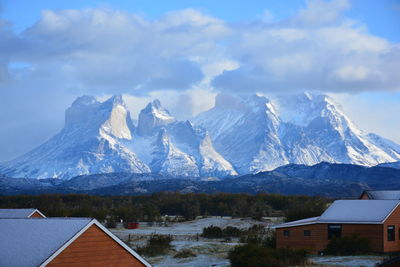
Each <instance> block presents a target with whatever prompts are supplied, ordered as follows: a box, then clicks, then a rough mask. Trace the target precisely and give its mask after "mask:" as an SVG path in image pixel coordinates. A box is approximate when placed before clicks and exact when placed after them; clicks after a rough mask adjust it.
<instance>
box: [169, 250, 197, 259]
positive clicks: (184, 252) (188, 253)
mask: <svg viewBox="0 0 400 267" xmlns="http://www.w3.org/2000/svg"><path fill="white" fill-rule="evenodd" d="M190 257H196V254H195V253H194V252H193V251H191V250H190V249H187V248H184V249H182V250H181V251H179V252H178V253H176V254H175V256H174V258H190Z"/></svg>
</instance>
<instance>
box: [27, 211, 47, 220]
mask: <svg viewBox="0 0 400 267" xmlns="http://www.w3.org/2000/svg"><path fill="white" fill-rule="evenodd" d="M29 218H44V217H43V216H42V215H40V213H39V212H37V211H35V212H34V213H32V215H31V216H29Z"/></svg>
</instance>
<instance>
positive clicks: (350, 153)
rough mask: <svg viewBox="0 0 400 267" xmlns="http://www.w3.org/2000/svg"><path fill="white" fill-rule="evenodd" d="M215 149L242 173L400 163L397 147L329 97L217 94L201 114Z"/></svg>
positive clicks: (309, 94) (201, 119)
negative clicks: (325, 164)
mask: <svg viewBox="0 0 400 267" xmlns="http://www.w3.org/2000/svg"><path fill="white" fill-rule="evenodd" d="M194 122H195V124H198V125H200V126H202V127H204V128H206V129H207V130H208V131H209V133H210V135H211V138H212V140H213V142H214V146H215V147H216V149H217V150H218V151H219V152H220V153H221V154H222V156H224V157H225V158H226V159H227V160H228V161H230V162H231V163H232V164H233V166H234V167H235V168H236V169H237V170H238V171H239V173H240V174H244V173H248V172H259V171H266V170H272V169H274V168H276V167H278V166H281V165H284V164H288V163H296V164H305V165H313V164H316V163H319V162H322V161H326V162H338V163H352V164H359V165H367V166H372V165H376V164H378V163H382V162H390V161H395V160H398V159H400V150H399V145H397V144H395V143H393V142H391V141H389V140H386V139H384V138H382V137H379V136H377V135H374V134H364V133H363V132H362V131H361V130H359V129H358V128H357V127H356V126H355V124H354V123H353V122H352V121H351V120H350V119H349V118H348V117H347V116H346V115H345V114H344V112H343V111H342V109H341V107H340V106H339V105H338V104H336V103H335V102H334V101H333V99H332V98H331V97H329V96H326V95H321V94H313V93H304V94H293V95H280V96H274V97H273V98H271V100H270V99H268V98H266V97H262V96H257V95H255V96H251V97H249V96H244V97H237V96H236V97H235V96H229V95H219V96H217V99H216V104H215V107H214V108H212V109H211V110H209V111H206V112H203V113H201V114H199V115H198V116H197V117H196V118H195V119H194Z"/></svg>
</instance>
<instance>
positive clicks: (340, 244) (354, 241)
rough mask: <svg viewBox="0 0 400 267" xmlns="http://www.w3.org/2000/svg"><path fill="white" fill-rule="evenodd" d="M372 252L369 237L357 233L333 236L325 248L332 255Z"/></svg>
mask: <svg viewBox="0 0 400 267" xmlns="http://www.w3.org/2000/svg"><path fill="white" fill-rule="evenodd" d="M369 252H371V248H370V244H369V240H368V238H365V237H361V236H359V235H357V234H353V235H349V236H344V237H339V238H333V239H332V240H331V241H330V242H329V244H328V246H327V247H326V249H325V253H326V254H331V255H341V256H345V255H359V254H367V253H369Z"/></svg>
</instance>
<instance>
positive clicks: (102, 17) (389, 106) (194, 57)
mask: <svg viewBox="0 0 400 267" xmlns="http://www.w3.org/2000/svg"><path fill="white" fill-rule="evenodd" d="M398 69H400V1H399V0H380V1H379V0H330V1H324V0H310V1H300V0H296V1H295V0H287V1H272V0H263V1H261V0H260V1H256V0H253V1H235V0H231V1H225V0H218V1H216V0H202V1H200V0H193V1H184V0H179V1H178V0H169V1H145V0H132V1H122V0H120V1H94V0H86V1H78V0H70V1H50V0H48V1H44V0H35V1H23V0H3V1H1V0H0V111H1V112H0V125H3V126H4V127H1V128H0V147H2V150H1V151H0V162H1V161H4V160H9V159H11V158H13V157H15V156H17V155H20V154H22V153H24V152H26V151H28V150H29V149H31V148H33V147H35V146H36V145H38V144H40V143H42V142H43V141H45V140H46V139H47V138H49V137H51V136H52V135H54V134H55V133H56V132H57V131H59V130H60V129H61V128H62V126H63V117H64V111H65V109H66V108H67V107H68V106H69V105H70V104H71V102H72V101H73V100H74V99H75V98H76V97H77V96H80V95H82V94H91V95H95V96H96V97H99V98H105V97H107V96H109V95H112V94H124V95H126V98H127V101H128V104H129V107H130V109H131V112H132V113H133V115H135V114H137V112H138V111H139V110H140V109H141V108H143V106H144V105H145V104H146V102H147V101H149V100H151V99H153V98H159V99H160V100H161V101H162V102H163V104H164V105H165V106H166V107H167V108H168V109H170V110H171V111H172V112H173V113H174V114H175V115H177V117H178V118H185V117H188V116H190V115H193V114H196V113H198V112H200V111H203V110H206V109H207V108H210V107H211V106H212V104H213V99H214V97H215V95H216V94H217V93H219V92H230V93H256V92H258V93H266V94H268V93H277V92H278V93H279V92H284V93H287V92H301V91H304V90H317V91H322V92H323V93H327V94H330V95H332V96H333V97H334V98H335V99H336V100H337V101H338V102H340V103H341V104H342V106H343V108H344V110H345V111H346V112H347V113H348V114H349V116H350V117H351V118H352V119H353V120H354V121H355V122H356V124H357V125H359V126H360V128H361V129H363V130H365V131H367V132H376V133H378V134H381V135H383V136H385V137H388V138H391V139H392V140H395V141H397V142H398V143H400V134H399V133H400V127H399V125H400V118H399V116H398V114H400V93H399V91H400V75H399V72H398Z"/></svg>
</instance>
